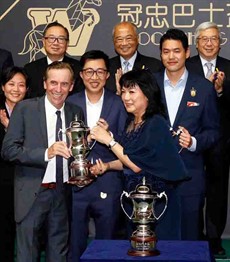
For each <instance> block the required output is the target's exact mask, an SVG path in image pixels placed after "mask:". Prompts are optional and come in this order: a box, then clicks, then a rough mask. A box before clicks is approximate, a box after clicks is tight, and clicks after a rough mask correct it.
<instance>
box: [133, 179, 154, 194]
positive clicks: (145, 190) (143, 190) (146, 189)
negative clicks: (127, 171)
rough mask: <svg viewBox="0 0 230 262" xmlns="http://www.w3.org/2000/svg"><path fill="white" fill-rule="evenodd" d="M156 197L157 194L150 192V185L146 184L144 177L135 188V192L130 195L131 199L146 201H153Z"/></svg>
mask: <svg viewBox="0 0 230 262" xmlns="http://www.w3.org/2000/svg"><path fill="white" fill-rule="evenodd" d="M156 195H157V192H155V191H152V188H151V185H149V184H146V180H145V177H143V179H142V183H141V184H138V185H137V186H136V189H135V191H133V192H132V193H131V194H130V197H131V198H141V199H147V198H151V199H154V198H155V197H156Z"/></svg>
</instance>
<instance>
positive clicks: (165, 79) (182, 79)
mask: <svg viewBox="0 0 230 262" xmlns="http://www.w3.org/2000/svg"><path fill="white" fill-rule="evenodd" d="M187 79H188V70H187V69H186V68H185V70H184V73H183V74H182V76H181V78H180V79H179V80H178V82H177V84H176V86H177V85H179V84H183V85H184V86H185V85H186V82H187ZM164 82H165V83H168V84H170V85H171V86H172V84H171V81H170V79H169V78H168V75H167V74H166V69H165V72H164Z"/></svg>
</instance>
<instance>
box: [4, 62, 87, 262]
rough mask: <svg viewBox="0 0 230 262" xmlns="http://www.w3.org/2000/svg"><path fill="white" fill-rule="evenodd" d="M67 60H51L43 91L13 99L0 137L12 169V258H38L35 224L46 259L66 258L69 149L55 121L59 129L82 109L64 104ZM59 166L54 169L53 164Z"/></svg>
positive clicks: (69, 82)
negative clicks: (43, 241)
mask: <svg viewBox="0 0 230 262" xmlns="http://www.w3.org/2000/svg"><path fill="white" fill-rule="evenodd" d="M73 81H74V74H73V71H72V68H71V67H70V65H69V64H67V63H63V62H54V63H52V64H51V65H49V66H48V67H47V69H46V73H45V76H44V88H45V90H46V95H45V96H44V97H41V98H34V99H27V100H25V101H22V102H20V103H18V104H17V105H16V106H15V108H14V111H13V113H12V115H11V118H10V124H9V126H8V130H7V133H6V135H5V138H4V140H3V145H2V157H3V159H5V160H8V161H13V162H14V163H15V164H16V169H15V188H14V189H15V220H16V231H17V261H18V262H25V261H39V250H40V244H41V243H40V235H41V229H43V228H44V227H45V232H46V239H47V245H46V261H49V262H51V261H59V262H66V255H67V250H68V248H67V247H68V245H67V242H68V233H69V225H68V214H67V202H66V193H67V192H66V191H67V189H68V187H67V185H66V183H65V182H66V181H68V163H67V159H68V158H69V157H70V152H69V149H68V147H67V145H66V143H65V142H64V141H57V131H58V130H59V128H58V126H59V127H60V128H62V129H65V128H66V127H68V126H69V124H70V122H71V121H72V120H73V119H74V117H75V115H77V117H78V119H83V113H82V110H81V109H80V108H79V107H78V106H75V105H72V104H69V103H67V102H66V103H65V99H66V97H67V96H68V94H69V92H70V91H71V90H72V88H73ZM58 167H59V168H58Z"/></svg>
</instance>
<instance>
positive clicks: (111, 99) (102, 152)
mask: <svg viewBox="0 0 230 262" xmlns="http://www.w3.org/2000/svg"><path fill="white" fill-rule="evenodd" d="M80 64H81V67H82V69H81V72H80V76H81V78H82V81H83V83H84V86H85V90H84V91H82V92H80V93H78V94H74V95H72V96H70V97H68V101H70V102H71V103H74V104H76V105H79V106H81V108H82V109H83V112H84V115H85V119H86V121H85V122H86V124H87V126H89V127H90V128H92V127H94V126H96V125H99V126H103V127H105V128H106V127H108V126H109V130H110V131H111V132H112V133H113V136H114V138H115V139H117V140H118V141H119V139H120V137H121V134H122V132H123V130H124V127H125V122H126V117H127V114H126V110H125V108H124V106H123V103H122V101H121V98H120V97H119V96H117V95H116V94H114V93H113V92H111V91H109V90H107V89H106V88H105V86H106V81H107V79H108V77H109V58H108V56H107V55H106V54H105V53H104V52H102V51H100V50H91V51H88V52H86V53H85V54H83V56H82V57H81V59H80ZM99 158H100V159H102V160H103V161H106V162H107V161H112V160H114V159H115V158H116V156H115V155H114V154H113V152H112V151H111V150H110V149H109V148H108V147H107V146H106V145H104V144H101V143H98V142H97V143H96V144H95V146H94V147H93V149H92V151H91V152H90V154H89V156H88V159H89V160H90V161H91V162H93V163H95V161H96V160H98V159H99ZM122 189H123V187H122V178H121V173H120V172H119V171H108V172H107V173H106V174H104V175H102V176H99V177H97V179H96V180H95V181H94V182H92V183H91V184H90V185H89V186H86V187H84V188H83V189H82V188H81V190H79V189H78V188H77V187H76V186H75V187H73V208H72V227H71V228H72V230H71V233H72V237H71V249H70V255H69V262H70V261H71V262H78V261H79V259H80V256H81V254H82V253H83V252H84V250H85V248H86V246H87V238H88V224H89V219H90V218H92V219H93V220H94V222H95V231H96V232H95V233H96V234H95V238H96V239H113V238H114V237H115V233H116V232H115V231H116V229H117V227H116V226H117V220H118V218H119V213H120V200H119V199H120V195H121V193H122Z"/></svg>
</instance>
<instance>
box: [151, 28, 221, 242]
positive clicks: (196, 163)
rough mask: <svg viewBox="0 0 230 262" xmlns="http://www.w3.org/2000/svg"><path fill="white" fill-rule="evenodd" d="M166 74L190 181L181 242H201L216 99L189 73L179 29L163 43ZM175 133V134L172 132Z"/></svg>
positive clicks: (163, 79) (184, 187) (182, 188)
mask: <svg viewBox="0 0 230 262" xmlns="http://www.w3.org/2000/svg"><path fill="white" fill-rule="evenodd" d="M160 51H161V59H162V62H163V64H164V66H165V68H166V69H165V70H164V71H163V72H160V73H156V78H157V82H158V84H159V86H160V88H161V91H162V99H163V102H164V104H165V106H166V108H167V118H168V125H169V128H170V129H171V130H172V133H173V134H174V135H175V132H174V131H177V130H179V131H180V132H178V134H179V136H178V137H179V138H178V140H177V139H175V143H176V144H177V146H178V151H179V152H180V155H181V157H182V159H183V161H184V163H185V166H186V168H187V170H188V172H189V176H191V177H192V179H191V180H189V181H187V182H184V183H182V184H181V185H179V188H178V190H179V195H180V203H181V205H180V206H181V208H182V217H181V239H182V240H198V239H199V217H200V213H201V212H202V208H203V205H204V195H205V180H206V176H205V169H204V162H203V152H204V150H206V149H208V148H210V147H211V146H212V145H214V144H215V143H216V141H217V140H218V137H219V134H218V128H219V125H218V112H217V105H216V95H215V92H214V90H213V88H212V85H211V83H210V82H209V81H207V80H206V79H204V78H202V77H199V76H197V75H194V74H192V73H190V72H189V71H188V70H187V69H186V67H185V60H186V58H188V57H189V55H190V50H189V46H188V39H187V36H186V35H185V33H184V32H183V31H181V30H178V29H169V30H168V31H167V32H166V33H165V34H164V35H163V36H162V37H161V40H160ZM173 130H174V131H173Z"/></svg>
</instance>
